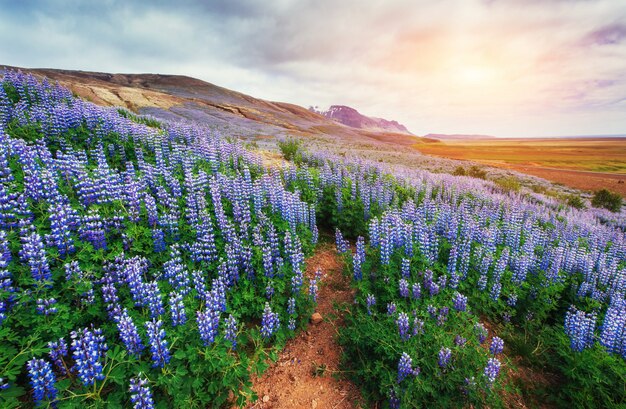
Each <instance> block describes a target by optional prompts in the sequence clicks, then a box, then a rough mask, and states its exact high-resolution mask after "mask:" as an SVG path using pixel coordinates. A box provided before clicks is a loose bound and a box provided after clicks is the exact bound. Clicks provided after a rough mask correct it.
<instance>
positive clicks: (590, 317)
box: [565, 306, 596, 352]
mask: <svg viewBox="0 0 626 409" xmlns="http://www.w3.org/2000/svg"><path fill="white" fill-rule="evenodd" d="M595 326H596V314H595V313H590V314H587V313H585V312H584V311H579V310H577V309H576V308H575V307H573V306H571V307H570V309H569V311H567V313H566V314H565V334H567V336H568V337H569V339H570V346H571V348H572V349H573V350H574V351H577V352H581V351H582V350H583V349H585V348H588V347H591V346H592V345H593V340H594V334H593V333H594V330H595Z"/></svg>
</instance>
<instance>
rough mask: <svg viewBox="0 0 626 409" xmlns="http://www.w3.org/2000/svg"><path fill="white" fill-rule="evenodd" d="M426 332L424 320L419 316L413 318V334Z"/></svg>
mask: <svg viewBox="0 0 626 409" xmlns="http://www.w3.org/2000/svg"><path fill="white" fill-rule="evenodd" d="M423 333H424V321H422V320H420V319H418V318H417V317H416V318H414V319H413V335H419V334H423Z"/></svg>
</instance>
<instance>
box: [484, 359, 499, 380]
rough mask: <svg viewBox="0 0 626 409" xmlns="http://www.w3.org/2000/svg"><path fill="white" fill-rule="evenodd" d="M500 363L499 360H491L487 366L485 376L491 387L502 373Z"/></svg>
mask: <svg viewBox="0 0 626 409" xmlns="http://www.w3.org/2000/svg"><path fill="white" fill-rule="evenodd" d="M500 366H501V364H500V361H499V360H498V359H497V358H489V360H488V361H487V366H485V371H484V375H485V377H486V378H487V385H488V386H491V385H493V383H494V382H495V380H496V378H497V377H498V374H499V373H500Z"/></svg>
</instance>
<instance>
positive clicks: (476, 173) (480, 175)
mask: <svg viewBox="0 0 626 409" xmlns="http://www.w3.org/2000/svg"><path fill="white" fill-rule="evenodd" d="M467 174H468V176H471V177H473V178H477V179H487V171H485V170H484V169H481V168H479V167H478V166H476V165H474V166H472V167H471V168H469V171H468V172H467Z"/></svg>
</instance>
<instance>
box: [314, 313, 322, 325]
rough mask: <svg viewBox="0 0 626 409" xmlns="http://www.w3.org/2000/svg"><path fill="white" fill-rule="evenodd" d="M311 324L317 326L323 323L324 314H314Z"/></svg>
mask: <svg viewBox="0 0 626 409" xmlns="http://www.w3.org/2000/svg"><path fill="white" fill-rule="evenodd" d="M311 322H312V323H313V324H315V325H317V324H319V323H320V322H322V314H320V313H319V312H314V313H313V315H311Z"/></svg>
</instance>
